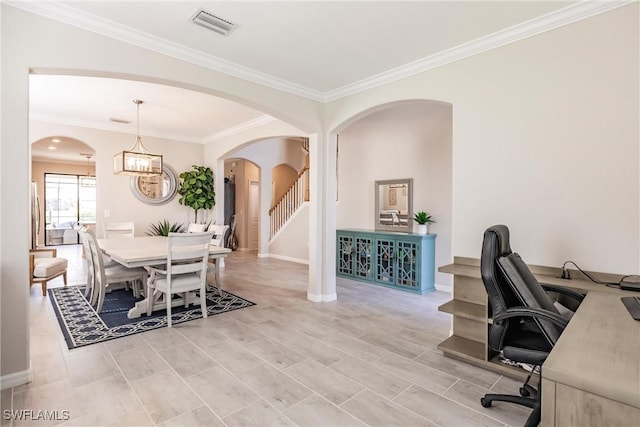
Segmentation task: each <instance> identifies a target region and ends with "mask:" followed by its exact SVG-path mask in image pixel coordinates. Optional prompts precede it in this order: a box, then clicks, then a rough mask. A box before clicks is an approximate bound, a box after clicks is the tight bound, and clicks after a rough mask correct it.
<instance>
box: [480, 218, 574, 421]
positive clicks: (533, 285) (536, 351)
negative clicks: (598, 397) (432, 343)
mask: <svg viewBox="0 0 640 427" xmlns="http://www.w3.org/2000/svg"><path fill="white" fill-rule="evenodd" d="M480 271H481V275H482V281H483V283H484V286H485V288H486V291H487V294H488V296H489V314H490V315H491V314H492V315H493V323H492V325H491V326H490V328H489V339H488V341H489V347H490V348H491V349H492V350H494V351H498V352H499V351H502V353H503V354H504V356H505V357H506V358H508V359H511V360H513V361H515V362H519V363H525V364H530V365H533V366H534V369H532V371H531V373H530V374H529V375H528V377H527V379H526V381H525V383H524V385H523V386H522V387H521V388H520V390H519V391H520V396H515V395H513V396H512V395H504V394H486V395H485V396H484V397H482V398H481V399H480V403H481V405H482V406H484V407H490V406H491V405H492V402H494V401H503V402H510V403H516V404H519V405H523V406H527V407H529V408H533V412H532V413H531V415H530V416H529V418H528V419H527V422H526V424H525V427H531V426H537V425H538V423H539V422H540V414H541V407H540V393H539V390H540V380H539V379H538V387H537V389H536V388H534V387H532V386H531V385H529V381H530V380H531V377H532V375H533V373H534V372H535V367H541V366H542V364H543V363H544V361H545V360H546V358H547V356H548V355H549V352H550V351H551V349H552V348H553V346H554V345H555V343H556V341H557V340H558V338H559V337H560V334H562V331H563V330H564V328H565V327H566V326H567V324H568V320H567V319H565V318H564V317H563V316H561V315H560V313H559V312H558V310H557V309H556V307H555V306H554V303H553V301H552V300H551V298H550V297H549V295H547V293H546V291H545V289H544V288H543V287H542V286H541V285H540V283H538V281H537V280H536V278H535V276H534V275H533V274H532V273H531V271H529V268H528V267H527V265H526V264H525V263H524V261H522V258H520V255H518V254H517V253H513V252H512V251H511V247H510V244H509V229H508V228H507V227H506V226H504V225H495V226H493V227H490V228H488V229H487V230H486V231H485V233H484V239H483V243H482V255H481V257H480ZM551 290H552V291H554V292H561V293H563V294H565V295H567V296H570V297H573V298H575V299H576V301H577V304H579V302H580V301H581V300H582V298H583V296H582V295H581V294H578V293H576V292H573V291H568V290H564V289H562V288H554V289H551Z"/></svg>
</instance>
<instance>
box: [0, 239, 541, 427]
mask: <svg viewBox="0 0 640 427" xmlns="http://www.w3.org/2000/svg"><path fill="white" fill-rule="evenodd" d="M60 255H61V256H67V257H68V258H69V260H70V266H69V283H70V284H78V283H82V282H83V281H84V267H83V263H82V259H81V258H80V247H79V246H71V247H68V246H67V247H62V248H61V250H60ZM221 277H222V282H223V287H224V288H225V289H227V290H229V291H231V292H233V293H236V294H238V295H240V296H242V297H245V298H247V299H249V300H251V301H253V302H255V303H257V305H256V306H254V307H249V308H245V309H242V310H238V311H232V312H229V313H224V314H221V315H217V316H213V317H209V318H208V319H200V320H196V321H192V322H188V323H185V324H181V325H177V326H175V327H174V328H172V329H167V328H164V329H158V330H154V331H150V332H146V333H142V334H138V335H134V336H131V337H126V338H121V339H117V340H113V341H108V342H106V343H101V344H96V345H91V346H87V347H83V348H79V349H75V350H68V349H67V346H66V344H65V342H64V339H63V337H62V334H61V332H60V328H59V326H58V324H57V322H56V320H55V316H54V314H53V310H52V308H51V303H50V301H49V299H48V298H43V297H42V295H41V293H40V287H39V286H33V287H32V289H31V300H30V301H31V307H30V310H31V312H30V316H31V364H32V369H33V376H34V378H33V382H31V383H30V384H27V385H23V386H19V387H15V388H13V389H9V390H4V391H3V392H2V409H10V408H13V410H23V409H26V410H29V409H31V410H34V411H37V410H49V411H53V410H58V411H68V415H69V418H68V419H67V420H64V421H50V422H48V421H37V422H34V421H29V422H26V421H24V420H23V421H18V420H14V421H8V420H5V419H4V417H3V420H2V426H3V427H4V426H9V425H11V426H22V425H38V426H40V425H43V426H44V425H55V424H59V425H69V426H103V425H104V426H106V425H109V426H111V425H114V426H115V425H122V426H124V425H129V426H153V425H158V426H293V425H299V426H363V425H368V426H434V425H441V426H476V425H478V426H503V425H511V426H519V425H522V424H523V423H524V421H525V419H526V417H527V416H528V413H529V410H528V409H526V408H521V407H518V406H517V405H512V404H501V403H497V404H495V405H494V406H493V407H492V408H482V407H481V406H480V403H479V399H480V397H481V396H482V395H483V394H484V393H487V392H488V391H489V390H492V391H494V392H504V393H514V392H517V390H518V387H519V385H520V384H519V383H518V382H516V381H514V380H511V379H509V378H505V377H502V376H500V375H498V374H495V373H493V372H489V371H485V370H483V369H480V368H476V367H474V366H471V365H467V364H464V363H461V362H457V361H455V360H452V359H448V358H445V357H443V356H442V354H441V353H440V352H439V351H438V350H437V347H436V346H437V344H438V343H439V342H440V341H441V340H442V339H444V338H445V337H447V336H448V331H449V328H450V316H449V315H447V314H443V313H440V312H438V311H437V307H438V305H440V304H442V303H443V302H445V301H446V300H448V299H449V295H448V294H446V293H443V292H434V293H431V294H427V295H423V296H419V295H413V294H409V293H405V292H400V291H396V290H391V289H386V288H382V287H376V286H372V285H366V284H361V283H358V282H353V281H348V280H342V279H339V280H338V301H334V302H331V303H312V302H309V301H307V299H306V291H307V285H306V283H307V267H306V266H305V265H301V264H295V263H290V262H286V261H281V260H276V259H268V258H257V257H256V256H255V253H248V252H234V253H232V254H231V255H230V256H229V257H228V258H227V260H226V266H225V267H224V268H223V269H222V274H221ZM61 285H62V280H61V279H56V281H55V282H54V283H52V284H51V286H61ZM59 418H62V416H60V417H59Z"/></svg>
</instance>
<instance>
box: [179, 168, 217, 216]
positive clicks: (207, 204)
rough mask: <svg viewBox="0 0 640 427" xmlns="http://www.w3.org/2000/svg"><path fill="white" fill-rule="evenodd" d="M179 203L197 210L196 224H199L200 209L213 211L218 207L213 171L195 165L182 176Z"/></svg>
mask: <svg viewBox="0 0 640 427" xmlns="http://www.w3.org/2000/svg"><path fill="white" fill-rule="evenodd" d="M180 180H181V181H180V186H179V187H178V194H179V195H180V199H179V200H178V203H180V204H181V205H184V206H188V207H190V208H192V209H194V210H195V213H196V218H195V222H198V210H199V209H211V208H213V207H214V206H215V205H216V192H215V190H214V188H215V187H214V181H213V171H212V170H211V168H208V167H206V166H196V165H193V169H191V170H190V171H186V172H182V173H181V174H180Z"/></svg>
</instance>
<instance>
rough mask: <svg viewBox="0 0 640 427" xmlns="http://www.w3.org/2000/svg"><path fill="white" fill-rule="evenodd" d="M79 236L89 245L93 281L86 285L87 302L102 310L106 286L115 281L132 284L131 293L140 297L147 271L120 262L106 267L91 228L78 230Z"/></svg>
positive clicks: (97, 310)
mask: <svg viewBox="0 0 640 427" xmlns="http://www.w3.org/2000/svg"><path fill="white" fill-rule="evenodd" d="M80 237H81V238H82V239H83V241H85V240H86V242H87V245H88V247H89V256H90V257H91V263H92V266H93V270H92V275H93V283H91V284H89V283H87V286H91V288H92V291H91V297H90V299H89V302H90V303H91V305H96V304H97V306H96V312H97V313H100V312H101V311H102V306H103V305H104V300H105V295H106V293H107V287H108V286H110V285H112V284H115V283H123V284H126V283H127V282H129V283H132V284H133V294H134V296H136V297H140V293H141V289H143V287H144V284H145V283H146V281H147V277H148V273H147V270H145V269H144V268H142V267H136V268H127V267H124V266H122V265H120V264H114V265H112V266H109V267H106V266H105V262H104V258H103V254H102V250H101V249H100V246H98V240H97V239H96V236H95V234H93V232H92V231H91V230H82V231H80Z"/></svg>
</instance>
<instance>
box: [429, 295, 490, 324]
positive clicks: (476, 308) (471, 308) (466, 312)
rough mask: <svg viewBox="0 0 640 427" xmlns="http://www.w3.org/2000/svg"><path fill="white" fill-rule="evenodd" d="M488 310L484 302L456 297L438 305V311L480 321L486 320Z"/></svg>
mask: <svg viewBox="0 0 640 427" xmlns="http://www.w3.org/2000/svg"><path fill="white" fill-rule="evenodd" d="M486 310H487V308H486V307H485V306H484V305H482V304H474V303H471V302H466V301H461V300H455V299H454V300H451V301H449V302H446V303H444V304H442V305H441V306H440V307H438V311H442V312H444V313H449V314H455V315H456V316H460V317H464V318H467V319H472V320H479V321H484V320H485V319H486V318H487V314H486V313H487V311H486Z"/></svg>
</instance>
